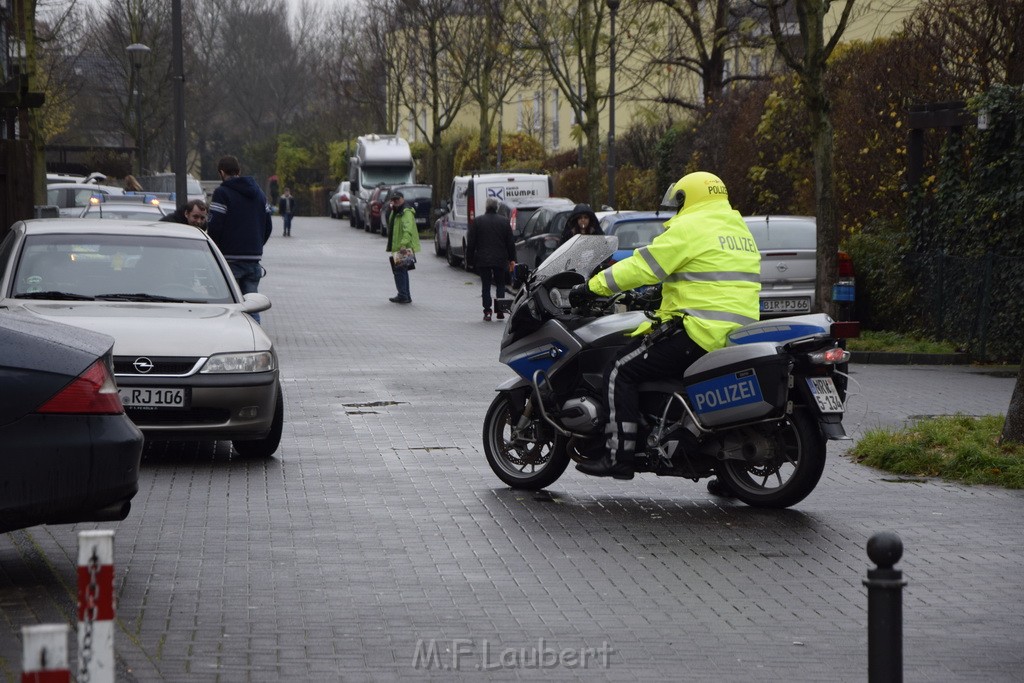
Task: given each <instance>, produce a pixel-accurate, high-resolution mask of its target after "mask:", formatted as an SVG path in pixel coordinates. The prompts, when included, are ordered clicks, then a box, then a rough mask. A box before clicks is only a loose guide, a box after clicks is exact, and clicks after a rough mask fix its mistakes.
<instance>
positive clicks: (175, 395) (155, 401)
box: [117, 387, 188, 408]
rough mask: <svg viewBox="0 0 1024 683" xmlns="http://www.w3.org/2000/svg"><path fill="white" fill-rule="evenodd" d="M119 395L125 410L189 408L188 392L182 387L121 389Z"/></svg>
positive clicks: (118, 391)
mask: <svg viewBox="0 0 1024 683" xmlns="http://www.w3.org/2000/svg"><path fill="white" fill-rule="evenodd" d="M117 393H118V394H119V395H120V396H121V404H122V405H124V407H125V408H188V392H186V391H185V389H184V388H180V387H178V388H173V389H172V388H163V387H121V388H119V389H118V390H117Z"/></svg>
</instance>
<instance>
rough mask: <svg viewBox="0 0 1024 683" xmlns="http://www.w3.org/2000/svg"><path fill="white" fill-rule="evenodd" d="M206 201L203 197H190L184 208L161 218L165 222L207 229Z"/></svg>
mask: <svg viewBox="0 0 1024 683" xmlns="http://www.w3.org/2000/svg"><path fill="white" fill-rule="evenodd" d="M206 212H207V209H206V202H204V201H203V200H202V199H190V200H188V203H187V204H185V206H184V207H183V208H180V209H176V210H175V211H174V213H169V214H167V215H166V216H164V217H163V218H161V219H160V220H161V221H162V222H164V223H182V224H184V225H191V226H192V227H195V228H199V229H200V230H206Z"/></svg>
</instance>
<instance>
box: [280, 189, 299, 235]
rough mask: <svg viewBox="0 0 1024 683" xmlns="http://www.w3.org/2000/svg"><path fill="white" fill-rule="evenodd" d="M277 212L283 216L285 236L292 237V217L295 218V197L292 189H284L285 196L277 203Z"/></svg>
mask: <svg viewBox="0 0 1024 683" xmlns="http://www.w3.org/2000/svg"><path fill="white" fill-rule="evenodd" d="M277 210H278V213H280V214H281V218H283V219H284V236H285V237H291V236H292V217H293V216H295V197H293V196H292V191H291V189H289V188H287V187H286V188H284V194H282V195H281V199H279V200H278V202H277Z"/></svg>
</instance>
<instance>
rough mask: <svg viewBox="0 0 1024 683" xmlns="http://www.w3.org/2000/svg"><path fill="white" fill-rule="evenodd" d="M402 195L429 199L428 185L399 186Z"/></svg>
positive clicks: (407, 197) (408, 197) (409, 197)
mask: <svg viewBox="0 0 1024 683" xmlns="http://www.w3.org/2000/svg"><path fill="white" fill-rule="evenodd" d="M398 190H399V191H401V193H402V196H403V197H405V198H406V199H407V200H408V199H430V188H429V187H400V188H398Z"/></svg>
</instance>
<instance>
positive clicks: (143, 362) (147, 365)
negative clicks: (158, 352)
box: [132, 356, 153, 375]
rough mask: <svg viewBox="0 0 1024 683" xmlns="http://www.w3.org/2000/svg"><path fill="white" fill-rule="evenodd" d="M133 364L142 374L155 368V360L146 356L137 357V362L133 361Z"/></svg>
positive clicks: (136, 370)
mask: <svg viewBox="0 0 1024 683" xmlns="http://www.w3.org/2000/svg"><path fill="white" fill-rule="evenodd" d="M132 365H133V366H134V367H135V372H137V373H139V374H140V375H145V374H146V373H147V372H149V371H150V370H152V369H153V361H151V360H150V359H148V358H146V357H145V356H143V357H141V358H136V359H135V362H134V363H132Z"/></svg>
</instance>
